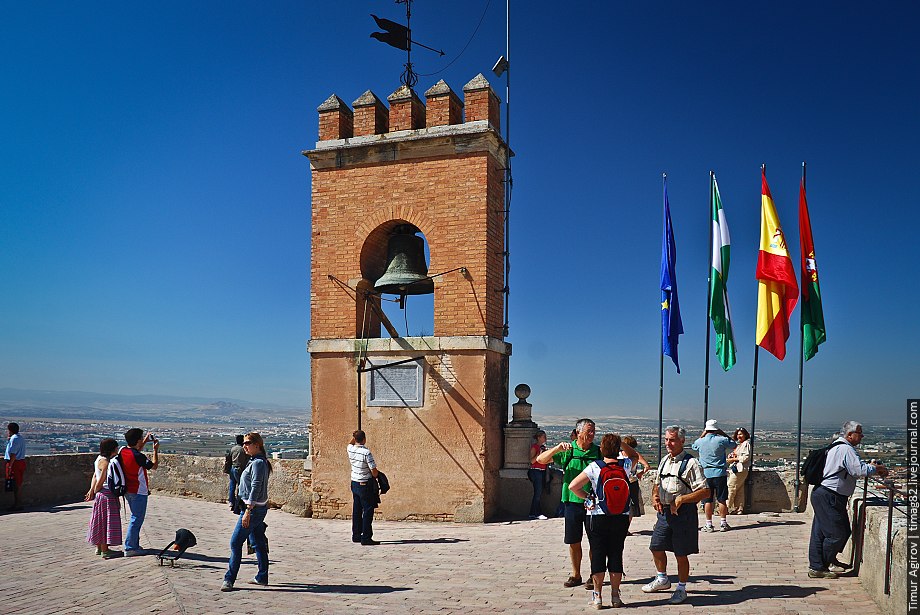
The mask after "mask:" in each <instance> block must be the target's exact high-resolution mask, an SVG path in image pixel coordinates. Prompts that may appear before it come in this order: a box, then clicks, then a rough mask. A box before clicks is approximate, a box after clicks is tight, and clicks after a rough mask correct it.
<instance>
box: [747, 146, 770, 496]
mask: <svg viewBox="0 0 920 615" xmlns="http://www.w3.org/2000/svg"><path fill="white" fill-rule="evenodd" d="M760 172H761V174H762V175H763V174H765V173H766V172H767V165H766V164H761V165H760ZM761 207H763V205H761ZM758 300H759V298H758ZM754 331H757V320H756V316H755V320H754ZM755 337H756V333H755ZM759 350H760V346H758V345H757V343H756V340H755V343H754V382H753V384H752V385H751V470H750V471H749V472H748V477H747V481H746V485H747V489H745V490H744V499H745V502H744V507H745V508H746V509H748V511H750V508H751V504H753V502H754V495H753V491H754V465H755V461H754V442H755V435H754V433H755V432H754V426H755V424H756V421H757V364H758V358H759V352H758V351H759Z"/></svg>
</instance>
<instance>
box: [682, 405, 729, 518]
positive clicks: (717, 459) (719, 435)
mask: <svg viewBox="0 0 920 615" xmlns="http://www.w3.org/2000/svg"><path fill="white" fill-rule="evenodd" d="M692 448H693V450H695V451H697V452H699V454H700V465H701V466H703V475H704V476H705V477H706V484H707V485H708V486H709V489H710V490H711V491H710V493H709V497H708V498H706V499H705V500H703V504H704V506H703V510H704V512H705V513H706V525H704V526H703V531H704V532H714V531H715V528H714V527H713V526H712V504H713V501H714V500H715V501H718V502H719V517H721V518H722V523H721V524H720V525H719V531H721V532H727V531H728V530H730V529H731V528H730V527H729V526H728V506H727V505H726V503H725V502H726V501H727V500H728V464H727V463H726V462H725V454H726V453H727V452H728V451H732V450H734V449H735V443H734V442H733V441H732V439H731V438H729V437H728V435H727V434H726V433H725V432H724V431H722V430H721V429H719V423H718V421H716V420H715V419H709V420H708V421H706V427H705V428H704V429H703V433H702V434H700V437H699V438H698V439H697V440H696V442H694V443H693V446H692Z"/></svg>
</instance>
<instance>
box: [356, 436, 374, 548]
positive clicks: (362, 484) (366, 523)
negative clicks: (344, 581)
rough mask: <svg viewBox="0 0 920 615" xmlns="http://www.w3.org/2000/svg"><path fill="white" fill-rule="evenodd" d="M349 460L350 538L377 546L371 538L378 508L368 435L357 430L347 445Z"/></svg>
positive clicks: (363, 543)
mask: <svg viewBox="0 0 920 615" xmlns="http://www.w3.org/2000/svg"><path fill="white" fill-rule="evenodd" d="M348 461H350V462H351V495H352V507H351V541H352V542H360V543H361V544H362V545H368V546H371V545H378V544H380V543H379V542H377V541H376V540H374V528H373V527H372V526H371V524H372V523H373V521H374V509H375V508H376V507H377V499H378V498H377V490H376V489H375V484H374V483H375V482H376V480H377V463H376V462H375V461H374V456H373V455H372V454H371V451H370V449H368V448H367V435H365V433H364V431H362V430H360V429H359V430H357V431H355V432H354V433H353V434H352V437H351V442H350V443H349V444H348Z"/></svg>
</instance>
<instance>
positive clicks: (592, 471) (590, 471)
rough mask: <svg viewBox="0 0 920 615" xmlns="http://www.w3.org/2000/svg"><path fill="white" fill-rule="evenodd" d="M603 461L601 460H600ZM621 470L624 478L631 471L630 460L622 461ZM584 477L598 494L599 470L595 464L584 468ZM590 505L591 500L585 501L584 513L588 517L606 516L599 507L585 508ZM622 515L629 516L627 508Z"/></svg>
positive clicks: (592, 463)
mask: <svg viewBox="0 0 920 615" xmlns="http://www.w3.org/2000/svg"><path fill="white" fill-rule="evenodd" d="M601 461H603V460H601ZM622 465H623V470H625V471H626V476H629V473H630V470H631V469H632V459H629V458H628V457H627V458H625V459H623V460H622ZM585 475H586V476H587V477H588V480H590V481H591V487H592V489H593V490H594V493H597V492H598V488H597V481H598V479H599V478H600V477H601V469H600V466H598V465H597V464H596V463H595V462H593V461H592V462H591V465H589V466H588V467H587V468H585ZM589 503H591V500H585V507H586V509H587V510H586V512H587V514H589V515H603V514H606V513H605V512H604V510H603V509H602V508H601V507H600V506H596V505H595V506H594V507H593V508H587V504H589ZM623 514H624V515H629V507H628V506H627V507H626V511H625V512H624V513H623Z"/></svg>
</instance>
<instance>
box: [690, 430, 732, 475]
mask: <svg viewBox="0 0 920 615" xmlns="http://www.w3.org/2000/svg"><path fill="white" fill-rule="evenodd" d="M735 446H736V444H735V443H734V442H732V440H731V439H730V438H726V437H725V436H720V435H719V434H717V433H707V434H706V435H705V436H703V437H702V438H699V439H697V441H696V442H694V443H693V450H695V451H699V453H700V465H702V466H703V474H705V475H706V478H718V477H720V476H726V475H727V474H728V465H727V464H726V463H725V453H726V452H728V451H731V450H734V449H735Z"/></svg>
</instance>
